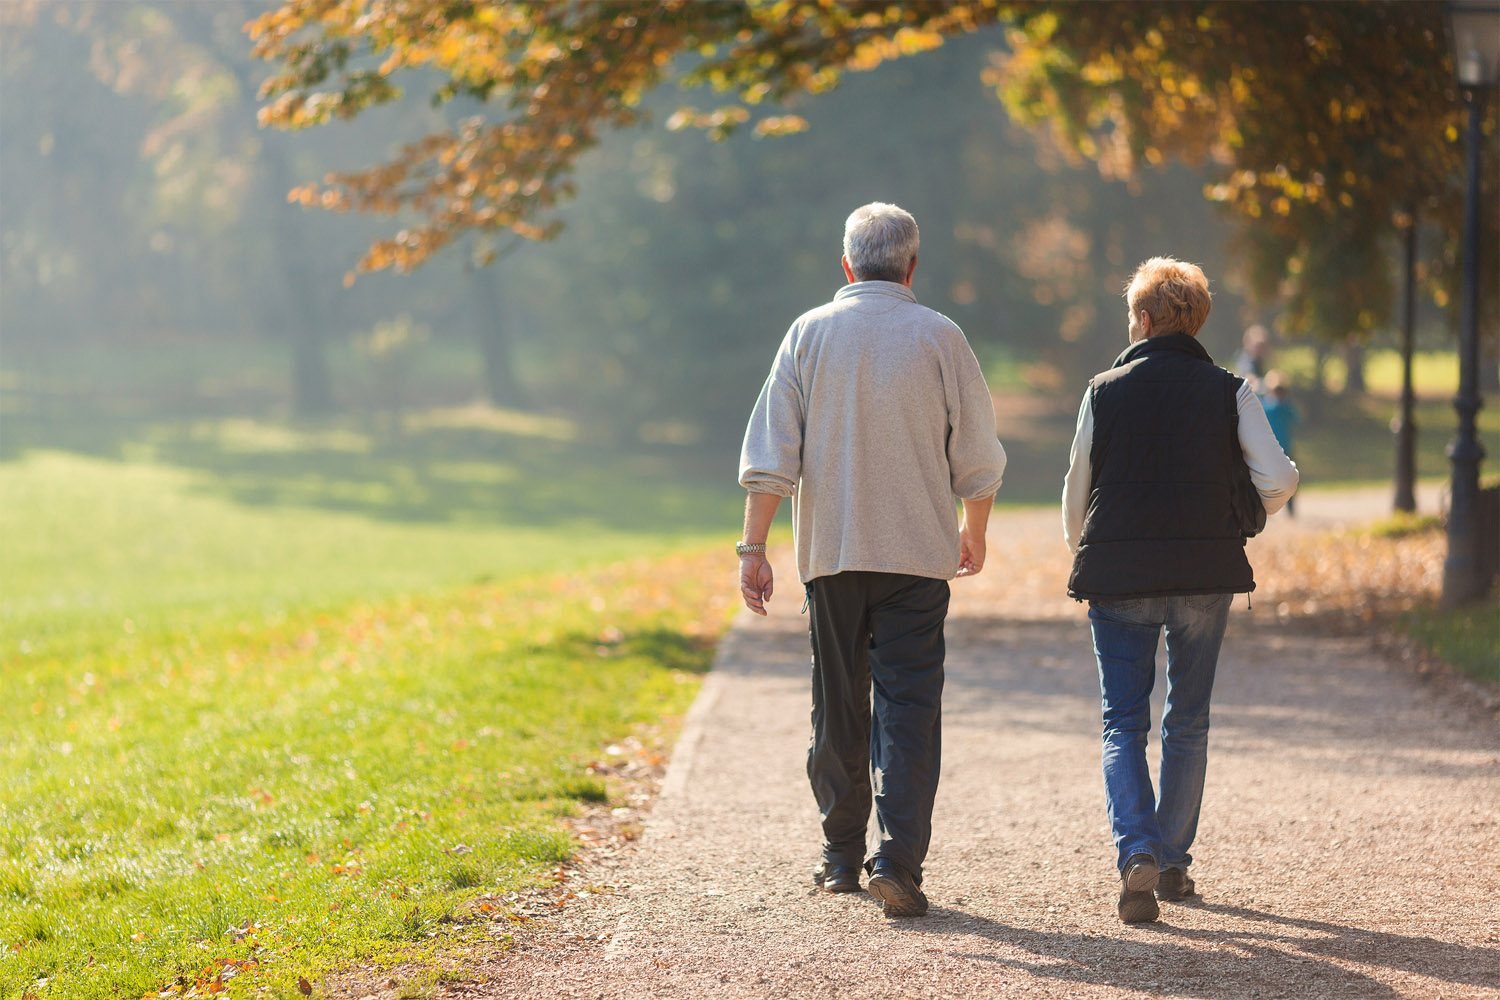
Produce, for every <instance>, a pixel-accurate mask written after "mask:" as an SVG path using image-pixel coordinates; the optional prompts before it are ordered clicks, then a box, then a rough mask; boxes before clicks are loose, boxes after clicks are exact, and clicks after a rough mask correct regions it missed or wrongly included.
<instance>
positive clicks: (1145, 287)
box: [1063, 257, 1297, 923]
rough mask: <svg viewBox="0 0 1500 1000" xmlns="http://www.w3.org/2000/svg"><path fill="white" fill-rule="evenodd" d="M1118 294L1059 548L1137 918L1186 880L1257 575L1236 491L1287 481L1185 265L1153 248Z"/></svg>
mask: <svg viewBox="0 0 1500 1000" xmlns="http://www.w3.org/2000/svg"><path fill="white" fill-rule="evenodd" d="M1125 299H1126V302H1127V303H1128V304H1129V308H1130V347H1128V348H1127V349H1126V350H1125V352H1124V353H1123V354H1121V355H1120V356H1119V358H1117V359H1116V360H1115V363H1114V367H1112V368H1110V369H1109V371H1107V372H1103V373H1102V374H1099V375H1096V376H1094V378H1093V380H1092V381H1091V382H1090V383H1089V389H1088V392H1086V393H1085V394H1084V397H1083V403H1082V405H1081V406H1080V407H1079V410H1078V430H1077V434H1076V435H1075V436H1074V438H1073V453H1072V458H1071V465H1070V467H1069V469H1068V475H1067V479H1066V480H1065V482H1064V484H1063V536H1064V539H1065V540H1066V541H1067V543H1068V546H1069V548H1071V549H1073V551H1074V553H1075V555H1074V560H1073V573H1072V576H1071V577H1070V578H1069V580H1068V594H1069V596H1071V597H1075V598H1079V599H1081V600H1087V601H1088V602H1089V624H1090V626H1091V628H1092V630H1093V637H1094V652H1095V655H1096V656H1097V658H1098V661H1099V687H1100V690H1101V692H1102V704H1103V714H1104V790H1105V797H1106V799H1107V801H1108V806H1109V822H1110V827H1111V829H1112V831H1113V833H1114V841H1115V847H1116V849H1117V853H1118V857H1117V859H1116V862H1117V865H1118V867H1119V870H1120V880H1121V888H1120V898H1119V903H1118V906H1117V910H1118V913H1119V917H1120V919H1121V920H1123V921H1124V922H1126V923H1139V922H1142V921H1148V920H1155V919H1156V918H1157V917H1158V916H1159V914H1160V908H1159V907H1158V906H1157V900H1159V899H1160V900H1180V899H1185V898H1187V897H1188V896H1191V895H1193V894H1194V892H1195V887H1194V884H1193V880H1192V879H1191V878H1189V877H1188V874H1187V870H1188V865H1190V864H1191V863H1192V860H1193V859H1192V855H1190V854H1189V853H1188V848H1189V847H1191V846H1192V843H1193V838H1194V836H1195V835H1196V833H1197V830H1198V813H1199V809H1200V807H1201V806H1202V802H1203V778H1204V773H1205V770H1206V768H1207V763H1208V708H1209V697H1210V695H1211V694H1212V693H1213V685H1214V669H1215V667H1216V665H1217V663H1218V659H1219V646H1220V643H1221V642H1222V641H1223V638H1224V628H1225V625H1226V623H1227V622H1228V619H1229V602H1230V599H1231V597H1232V595H1234V594H1244V593H1249V592H1250V591H1251V590H1254V589H1255V580H1254V578H1253V575H1252V573H1251V570H1250V562H1249V560H1247V559H1246V558H1245V535H1246V533H1248V532H1253V531H1254V530H1257V528H1258V525H1257V524H1255V519H1256V518H1255V515H1256V514H1258V513H1259V512H1258V511H1254V510H1253V509H1251V507H1250V506H1249V505H1254V504H1255V503H1256V499H1255V494H1258V495H1259V503H1260V504H1261V505H1262V506H1263V507H1264V509H1265V513H1266V514H1274V513H1275V512H1276V511H1278V510H1280V509H1281V507H1282V505H1283V504H1285V503H1286V501H1287V499H1288V498H1289V497H1290V496H1291V495H1292V493H1293V492H1294V491H1295V490H1296V488H1297V468H1296V466H1294V465H1293V464H1292V462H1291V460H1290V459H1288V458H1287V457H1286V455H1285V454H1283V453H1282V450H1281V447H1280V446H1279V445H1278V444H1277V443H1276V438H1275V436H1274V435H1273V434H1272V433H1271V428H1270V425H1269V424H1267V422H1266V415H1265V412H1264V411H1263V410H1262V409H1261V405H1260V400H1259V398H1258V397H1257V396H1256V395H1255V391H1254V389H1253V388H1252V387H1251V386H1250V385H1248V384H1247V383H1246V382H1245V380H1243V379H1240V378H1236V377H1235V376H1233V375H1231V374H1229V373H1228V372H1226V371H1224V370H1223V369H1222V368H1219V367H1217V366H1216V365H1215V364H1214V363H1213V359H1212V358H1210V357H1209V356H1208V352H1207V351H1205V350H1204V349H1203V347H1202V345H1200V344H1199V343H1198V340H1197V337H1198V331H1199V330H1200V329H1201V328H1202V327H1203V322H1204V320H1206V319H1207V318H1208V311H1209V306H1210V299H1209V291H1208V279H1207V278H1205V277H1204V276H1203V272H1202V271H1201V270H1200V269H1199V268H1197V267H1196V266H1194V265H1192V264H1184V263H1182V262H1181V261H1177V260H1173V259H1171V258H1170V257H1153V258H1152V259H1150V260H1148V261H1146V262H1145V263H1144V264H1142V265H1141V266H1140V267H1139V268H1138V269H1137V270H1136V272H1135V275H1134V277H1133V278H1132V279H1131V282H1130V286H1129V288H1128V289H1127V290H1126V293H1125ZM1247 472H1248V482H1245V478H1246V474H1247ZM1251 483H1253V485H1254V489H1253V492H1252V491H1251V490H1250V484H1251ZM1240 487H1242V488H1240ZM1244 493H1250V494H1251V495H1250V496H1249V497H1248V498H1247V500H1246V501H1245V503H1244V504H1237V503H1236V498H1237V497H1239V496H1241V495H1243V494H1244ZM1261 523H1264V521H1263V519H1262V520H1261ZM1163 629H1165V632H1166V645H1167V671H1166V675H1167V701H1166V710H1165V711H1164V713H1163V714H1162V724H1161V774H1160V780H1161V793H1160V795H1155V794H1153V791H1152V788H1151V775H1150V773H1149V772H1148V771H1147V769H1146V730H1147V729H1148V728H1149V727H1150V725H1151V700H1150V699H1151V688H1152V685H1153V683H1154V681H1155V678H1156V643H1157V637H1158V636H1159V635H1160V634H1161V633H1162V631H1163Z"/></svg>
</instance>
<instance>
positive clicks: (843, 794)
mask: <svg viewBox="0 0 1500 1000" xmlns="http://www.w3.org/2000/svg"><path fill="white" fill-rule="evenodd" d="M807 594H808V601H809V605H810V611H811V614H810V619H811V629H812V651H813V673H812V700H813V709H812V745H811V747H810V748H809V749H808V753H807V777H808V779H809V780H810V781H811V782H812V788H813V796H814V797H815V798H816V799H817V802H818V811H819V812H820V813H821V814H822V816H823V857H824V860H826V861H828V862H830V863H832V864H840V865H859V864H863V863H864V861H865V828H866V827H867V826H868V824H869V819H870V805H871V791H872V789H871V785H872V779H873V786H874V787H873V792H874V795H873V798H874V805H875V814H876V818H877V819H878V821H879V827H880V844H879V846H878V847H877V848H876V850H875V852H874V854H872V855H871V856H870V860H871V861H873V860H874V859H875V858H877V857H884V858H889V859H890V860H892V861H894V862H896V863H897V864H899V865H901V866H902V867H903V868H906V869H907V870H908V871H910V872H911V873H912V874H913V875H914V876H916V878H917V879H919V880H920V879H921V877H922V861H923V859H925V858H926V857H927V845H928V842H929V841H930V840H931V839H932V803H933V798H934V796H935V795H936V793H937V784H938V766H939V763H940V758H941V730H940V723H941V715H942V697H943V619H944V618H946V617H947V615H948V582H947V581H946V580H933V579H930V578H928V577H921V576H909V575H906V574H903V573H866V572H847V573H836V574H834V575H833V576H823V577H818V578H817V579H815V580H813V581H812V582H811V583H809V584H808V585H807ZM872 688H873V692H874V713H873V717H872V713H871V710H870V709H871V691H872Z"/></svg>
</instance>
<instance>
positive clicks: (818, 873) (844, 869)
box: [813, 861, 859, 892]
mask: <svg viewBox="0 0 1500 1000" xmlns="http://www.w3.org/2000/svg"><path fill="white" fill-rule="evenodd" d="M813 881H814V882H816V883H817V884H818V885H819V886H821V887H822V889H823V891H824V892H858V891H859V869H858V868H855V867H853V866H851V865H835V864H829V863H828V862H827V861H825V862H823V863H822V864H821V865H819V866H818V867H817V868H815V869H813Z"/></svg>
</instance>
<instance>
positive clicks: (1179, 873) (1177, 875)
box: [1156, 868, 1198, 903]
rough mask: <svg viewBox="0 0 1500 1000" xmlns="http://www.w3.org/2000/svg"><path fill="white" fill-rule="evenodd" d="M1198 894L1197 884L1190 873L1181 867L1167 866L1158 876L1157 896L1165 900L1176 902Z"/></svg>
mask: <svg viewBox="0 0 1500 1000" xmlns="http://www.w3.org/2000/svg"><path fill="white" fill-rule="evenodd" d="M1196 895H1198V889H1197V886H1195V885H1194V884H1193V880H1192V879H1191V878H1189V877H1188V873H1187V872H1186V871H1185V870H1183V869H1181V868H1166V869H1163V870H1162V872H1161V874H1160V875H1159V876H1157V879H1156V898H1157V899H1160V900H1162V901H1163V902H1167V903H1175V902H1177V901H1179V900H1183V899H1187V898H1188V897H1189V896H1196Z"/></svg>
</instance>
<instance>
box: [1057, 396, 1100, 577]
mask: <svg viewBox="0 0 1500 1000" xmlns="http://www.w3.org/2000/svg"><path fill="white" fill-rule="evenodd" d="M1093 450H1094V406H1093V394H1092V393H1091V392H1088V391H1085V392H1084V394H1083V402H1082V403H1079V404H1078V426H1077V427H1076V428H1075V429H1074V431H1073V450H1072V451H1071V452H1070V453H1069V454H1068V474H1067V476H1066V478H1064V479H1063V495H1062V519H1063V541H1064V542H1066V543H1067V544H1068V551H1069V552H1077V551H1078V539H1079V538H1080V537H1081V536H1082V535H1083V520H1084V515H1085V514H1087V513H1088V506H1089V488H1090V487H1091V486H1092V485H1093V479H1094V470H1093V468H1092V467H1091V466H1090V464H1089V455H1090V453H1091V452H1092V451H1093Z"/></svg>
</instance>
